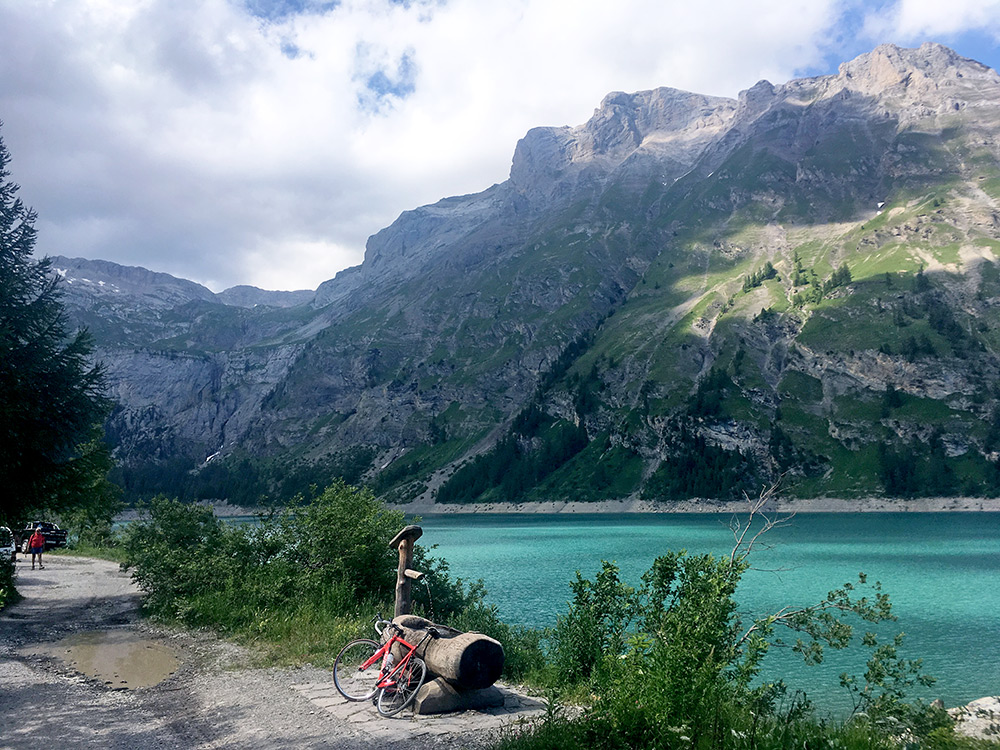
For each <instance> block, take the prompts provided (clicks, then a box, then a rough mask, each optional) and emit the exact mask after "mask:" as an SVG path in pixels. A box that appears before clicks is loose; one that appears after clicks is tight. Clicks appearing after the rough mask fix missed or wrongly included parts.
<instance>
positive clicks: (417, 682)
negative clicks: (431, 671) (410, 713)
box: [376, 656, 427, 716]
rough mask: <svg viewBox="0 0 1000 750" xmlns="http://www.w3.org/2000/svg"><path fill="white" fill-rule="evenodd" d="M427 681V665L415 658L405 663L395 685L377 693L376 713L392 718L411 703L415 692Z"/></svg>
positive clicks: (415, 695) (415, 694)
mask: <svg viewBox="0 0 1000 750" xmlns="http://www.w3.org/2000/svg"><path fill="white" fill-rule="evenodd" d="M425 679H427V665H426V664H424V660H423V659H419V658H417V657H416V656H414V657H413V658H411V659H410V661H409V662H407V664H406V666H404V667H403V669H402V670H400V673H399V674H398V675H397V676H396V684H395V685H390V686H389V687H385V688H382V689H381V690H379V691H378V703H377V704H376V706H377V708H378V712H379V713H380V714H382V715H383V716H393V715H395V714H398V713H399V712H400V711H402V710H403V709H404V708H406V707H407V706H409V705H410V703H412V702H413V699H414V698H416V697H417V691H418V690H420V686H421V685H423V684H424V680H425Z"/></svg>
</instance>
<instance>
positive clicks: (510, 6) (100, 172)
mask: <svg viewBox="0 0 1000 750" xmlns="http://www.w3.org/2000/svg"><path fill="white" fill-rule="evenodd" d="M252 5H253V7H254V8H256V9H257V10H258V12H259V11H260V9H261V8H262V7H264V6H266V5H267V2H266V0H255V1H254V2H253V3H252ZM286 5H287V4H286ZM311 5H314V9H313V10H310V11H308V12H302V13H298V14H292V15H282V14H275V15H276V17H273V18H270V19H268V18H261V17H259V16H254V15H251V14H250V13H249V12H248V11H247V10H246V7H247V5H246V4H245V3H244V2H242V1H240V0H192V2H184V3H177V2H174V1H173V0H49V1H48V2H41V1H40V0H38V1H32V2H29V1H26V0H0V49H3V50H4V54H3V55H2V56H0V119H2V120H3V121H4V123H5V125H4V128H3V131H2V136H3V137H4V139H5V141H6V143H7V146H8V148H9V149H10V151H11V153H12V156H13V162H12V165H11V169H12V172H13V174H14V177H15V179H16V180H17V181H18V182H20V184H21V185H22V193H21V195H22V197H23V198H24V199H25V200H26V201H27V202H28V203H29V204H31V205H33V206H34V207H35V208H36V209H37V210H38V211H39V213H40V216H41V219H40V222H39V243H38V244H39V250H40V251H41V252H45V253H49V254H66V255H82V256H84V257H91V258H104V259H107V260H112V261H116V262H120V263H126V264H131V265H144V266H146V267H148V268H152V269H154V270H158V271H167V272H169V273H173V274H176V275H180V276H184V277H186V278H191V279H194V280H196V281H201V282H203V283H209V284H210V285H212V286H213V288H217V289H218V288H221V287H224V286H229V285H233V284H242V283H252V284H256V285H258V286H280V287H281V288H304V287H309V288H314V287H316V286H317V285H318V284H319V283H320V282H322V281H323V280H325V279H327V278H331V277H332V276H334V274H335V273H336V272H337V271H338V270H339V269H341V268H343V267H345V266H347V265H353V264H356V263H358V262H360V261H361V257H362V252H363V249H364V242H365V240H366V238H367V236H368V235H370V234H372V233H374V232H376V231H378V230H379V229H381V228H382V227H384V226H386V225H387V224H389V223H390V222H391V221H393V220H394V219H395V218H396V216H398V214H399V213H400V212H402V211H404V210H407V209H411V208H414V207H416V206H418V205H422V204H425V203H430V202H433V201H436V200H438V199H440V198H442V197H445V196H448V195H456V194H461V193H468V192H475V191H479V190H482V189H485V188H486V187H488V186H489V185H491V184H492V183H494V182H499V181H502V180H504V179H506V177H507V173H508V170H509V167H510V160H511V156H512V155H513V150H514V146H515V144H516V142H517V140H518V139H519V138H520V137H521V136H523V135H524V133H525V132H526V131H527V130H528V129H530V128H531V127H535V126H538V125H577V124H580V123H582V122H584V121H586V120H587V118H589V116H590V115H591V113H592V111H593V109H594V108H595V107H596V106H597V105H598V104H599V103H600V101H601V99H602V98H603V97H604V96H605V94H607V93H609V92H611V91H615V90H624V91H636V90H641V89H646V88H653V87H656V86H662V85H669V86H674V87H677V88H683V89H688V90H692V91H697V92H700V93H707V94H716V95H729V96H734V95H735V94H736V93H737V92H738V91H739V90H740V89H742V88H746V87H748V86H751V85H753V84H754V83H755V82H756V81H757V80H759V79H760V78H768V79H770V80H772V81H774V82H776V83H780V82H784V81H785V80H787V79H789V78H791V77H793V76H794V75H796V74H801V73H804V72H809V73H813V72H816V71H817V70H818V69H822V66H824V65H825V64H826V63H825V62H824V61H825V60H826V56H828V55H829V54H830V45H831V42H830V41H829V40H830V39H831V38H832V36H833V35H832V33H831V32H832V30H833V29H835V28H836V27H837V25H838V23H839V22H840V21H842V18H841V14H842V13H843V10H842V4H841V3H838V2H835V1H834V0H709V1H708V2H702V3H690V2H679V1H678V0H616V2H615V3H607V2H606V1H605V0H601V1H598V0H573V1H572V2H571V1H570V0H507V2H503V3H486V2H482V0H451V1H450V2H437V1H436V0H428V1H426V2H411V3H396V2H391V1H390V0H343V2H340V3H338V4H323V3H319V4H311ZM959 5H960V6H961V7H962V8H965V9H966V10H967V13H966V16H967V17H968V18H969V19H972V20H969V23H975V22H976V21H975V20H974V17H975V12H976V11H975V8H976V7H978V6H975V5H973V4H972V3H971V2H970V3H965V4H963V3H959ZM902 7H903V6H902V5H901V6H900V8H902ZM921 7H922V6H921ZM927 7H930V6H927ZM949 7H952V6H949ZM987 7H991V8H993V11H992V12H993V13H994V16H998V15H1000V14H997V13H996V7H997V3H996V2H992V3H989V4H988V5H987ZM904 15H905V14H903V13H902V11H901V12H900V15H899V18H900V19H902V18H903V17H904ZM907 17H909V16H907ZM914 17H915V16H914ZM909 23H911V22H909V21H907V24H909ZM904 25H905V24H903V21H902V20H900V21H899V22H898V24H897V26H898V27H899V28H902V27H903V26H904ZM838 61H839V60H838ZM369 83H372V84H373V87H374V90H373V89H372V88H370V87H368V86H367V84H369Z"/></svg>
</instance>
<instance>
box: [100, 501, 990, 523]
mask: <svg viewBox="0 0 1000 750" xmlns="http://www.w3.org/2000/svg"><path fill="white" fill-rule="evenodd" d="M206 505H209V506H210V507H211V508H212V509H213V510H214V511H215V515H216V516H217V517H219V518H237V517H241V516H254V515H258V514H261V513H267V512H269V511H270V509H269V508H250V507H245V506H240V505H230V504H229V503H226V502H216V503H206ZM387 507H389V508H390V509H392V510H400V511H402V512H403V513H406V514H407V515H411V516H413V515H421V516H428V515H450V514H455V513H538V514H547V513H746V512H747V502H746V501H745V500H679V501H676V502H662V503H654V502H650V501H648V500H627V499H626V500H604V501H601V502H596V503H579V502H564V501H553V502H544V503H468V504H455V505H451V504H447V505H446V504H443V503H410V504H408V505H388V506H387ZM765 510H766V511H768V512H778V513H899V512H904V513H951V512H956V513H998V512H1000V498H997V497H921V498H914V499H910V500H904V499H890V498H863V499H844V498H829V497H818V498H805V499H794V500H792V499H781V500H777V501H775V502H774V503H771V504H768V505H767V506H766V507H765ZM140 515H141V511H136V510H128V511H125V512H123V513H120V514H119V515H118V516H117V518H116V519H115V520H116V521H119V522H127V521H134V520H136V519H137V518H139V517H140Z"/></svg>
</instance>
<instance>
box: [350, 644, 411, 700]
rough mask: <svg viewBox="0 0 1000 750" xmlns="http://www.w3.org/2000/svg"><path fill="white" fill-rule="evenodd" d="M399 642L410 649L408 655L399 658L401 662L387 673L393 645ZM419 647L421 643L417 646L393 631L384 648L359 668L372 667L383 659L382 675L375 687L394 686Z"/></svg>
mask: <svg viewBox="0 0 1000 750" xmlns="http://www.w3.org/2000/svg"><path fill="white" fill-rule="evenodd" d="M397 643H399V644H400V645H402V646H403V647H404V648H406V649H408V650H407V652H406V655H405V656H403V658H402V659H400V660H399V663H398V664H395V665H394V666H393V667H392V669H391V670H390V671H389V672H388V673H387V672H386V667H387V666H388V661H389V655H390V654H391V653H392V647H393V646H394V645H396V644H397ZM419 647H420V644H419V643H418V644H417V645H416V646H414V645H413V644H412V643H409V642H407V641H405V640H403V639H402V638H401V637H400V636H399V635H398V634H397V633H392V635H390V636H389V640H387V641H386V642H385V643H384V644H383V645H382V648H380V649H379V650H378V651H376V652H375V653H374V654H372V656H371V658H370V659H368V660H367V661H366V662H365V663H364V664H362V665H361V666H360V667H359V669H361V670H364V669H368V667H370V666H371V665H372V664H374V663H375V662H377V661H378V660H379V659H381V660H382V670H381V677H380V678H379V681H378V682H377V683H376V685H375V687H376V688H387V687H392V686H393V685H395V684H396V679H397V678H398V676H399V674H400V672H402V670H403V667H405V666H406V665H407V664H408V663H409V662H410V659H412V658H413V654H415V653H416V651H417V648H419Z"/></svg>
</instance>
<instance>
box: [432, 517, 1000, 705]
mask: <svg viewBox="0 0 1000 750" xmlns="http://www.w3.org/2000/svg"><path fill="white" fill-rule="evenodd" d="M730 520H731V519H730V518H729V517H727V516H721V515H717V514H704V515H702V514H694V515H669V514H649V515H638V514H620V515H611V514H587V515H582V514H580V515H577V514H574V515H527V514H525V515H490V514H476V515H472V514H469V515H449V516H429V517H425V518H423V520H422V521H421V522H420V525H421V526H422V527H423V529H424V535H423V538H422V539H421V543H422V544H424V545H435V544H436V545H438V548H437V550H436V551H435V553H434V554H436V555H438V556H439V557H443V558H445V559H446V560H447V561H448V562H449V564H450V566H451V572H452V574H453V575H455V576H458V577H461V578H465V579H476V578H482V579H483V580H484V582H485V583H486V587H487V589H488V591H489V601H490V602H492V603H494V604H496V605H497V606H498V608H499V610H500V613H501V615H502V617H503V618H504V619H505V620H507V621H508V622H513V623H519V624H523V625H530V626H534V627H544V626H549V625H554V624H555V621H556V618H557V617H558V616H559V615H560V614H563V613H565V611H566V608H567V603H568V602H569V599H570V596H571V594H570V589H569V582H570V581H571V580H573V577H574V572H575V571H577V570H580V571H581V572H582V573H583V575H584V577H587V578H593V576H594V575H595V574H596V572H597V571H598V570H599V569H600V565H601V561H602V560H614V561H615V562H617V564H618V566H619V568H620V569H621V571H622V578H623V579H624V580H626V581H628V582H630V583H633V584H638V583H639V579H640V576H641V575H642V573H644V572H645V571H646V570H647V569H648V568H649V567H650V565H651V564H652V562H653V560H654V559H655V558H656V557H657V556H658V555H660V554H662V553H664V552H665V551H666V550H668V549H674V550H680V549H687V550H688V551H689V552H692V553H702V552H712V553H716V554H726V555H728V554H729V552H730V550H731V549H732V542H733V534H732V532H731V531H730V529H729V526H728V523H729V521H730ZM765 541H766V543H767V544H768V545H769V548H768V549H760V550H758V551H756V552H755V553H754V555H753V556H752V558H751V562H752V564H753V565H754V567H755V570H751V571H750V572H748V573H747V574H746V576H745V578H744V581H743V583H742V584H741V587H740V590H739V593H738V599H739V601H740V604H741V607H742V608H743V609H744V610H745V611H746V613H747V614H748V615H749V614H751V613H753V614H762V613H765V612H770V611H776V610H778V609H780V608H781V607H783V606H786V605H789V604H798V605H802V604H808V603H811V602H815V601H817V600H819V599H820V598H822V597H823V596H824V595H825V594H826V593H827V592H828V591H830V590H831V589H834V588H837V587H839V586H841V585H842V584H844V583H846V582H848V581H851V582H854V581H856V580H857V576H858V573H859V572H862V571H863V572H865V573H867V574H868V576H869V581H875V580H878V581H881V583H882V586H883V590H884V591H885V592H886V593H888V594H889V595H890V597H891V600H892V602H893V611H894V613H895V614H896V615H897V617H898V618H899V619H898V622H896V623H890V624H889V629H890V630H891V632H893V633H894V632H899V631H903V632H905V633H906V640H905V642H904V649H903V655H904V656H907V657H908V658H918V657H919V658H922V659H923V660H924V669H925V671H926V672H927V673H928V674H931V675H933V676H935V677H936V678H938V681H937V683H936V684H935V685H934V687H932V688H930V689H929V690H923V691H921V692H915V693H914V694H915V695H922V696H923V697H926V698H928V699H931V698H937V697H940V698H941V699H943V700H944V702H945V705H947V706H953V705H958V704H964V703H967V702H969V701H971V700H974V699H976V698H981V697H983V696H986V695H996V694H997V693H1000V657H998V655H997V654H998V645H1000V513H952V514H948V513H909V514H907V513H866V514H846V513H841V514H803V515H799V516H796V517H795V518H793V519H792V521H791V523H790V525H789V526H786V527H783V528H777V529H773V530H772V531H771V532H769V533H768V535H767V537H766V540H765ZM858 630H860V631H861V632H863V631H864V627H863V626H859V627H858ZM789 635H791V634H790V633H789ZM852 652H853V653H852ZM865 653H866V651H864V650H863V649H860V648H856V649H847V650H846V651H844V652H839V653H831V654H830V656H829V657H828V658H827V659H826V660H825V662H824V664H822V665H820V666H819V667H809V666H805V665H803V664H802V663H801V661H800V660H799V659H798V658H797V657H794V655H793V654H790V653H788V652H787V650H786V651H781V652H774V653H773V654H772V655H769V657H768V661H769V665H768V669H767V671H768V675H767V676H768V678H770V679H777V678H783V679H784V680H785V682H786V683H787V684H788V685H789V686H790V687H792V688H799V689H803V690H805V691H806V692H807V694H808V695H809V697H810V698H811V699H813V701H814V703H815V704H816V705H817V707H818V708H819V709H820V711H821V712H824V713H834V714H842V713H843V712H844V711H845V710H846V709H847V708H848V707H849V701H848V698H847V695H846V692H845V691H844V689H843V688H841V687H840V686H839V675H840V673H841V672H844V671H848V672H850V673H852V674H857V675H859V676H861V675H863V673H864V658H865V657H864V654H865Z"/></svg>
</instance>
